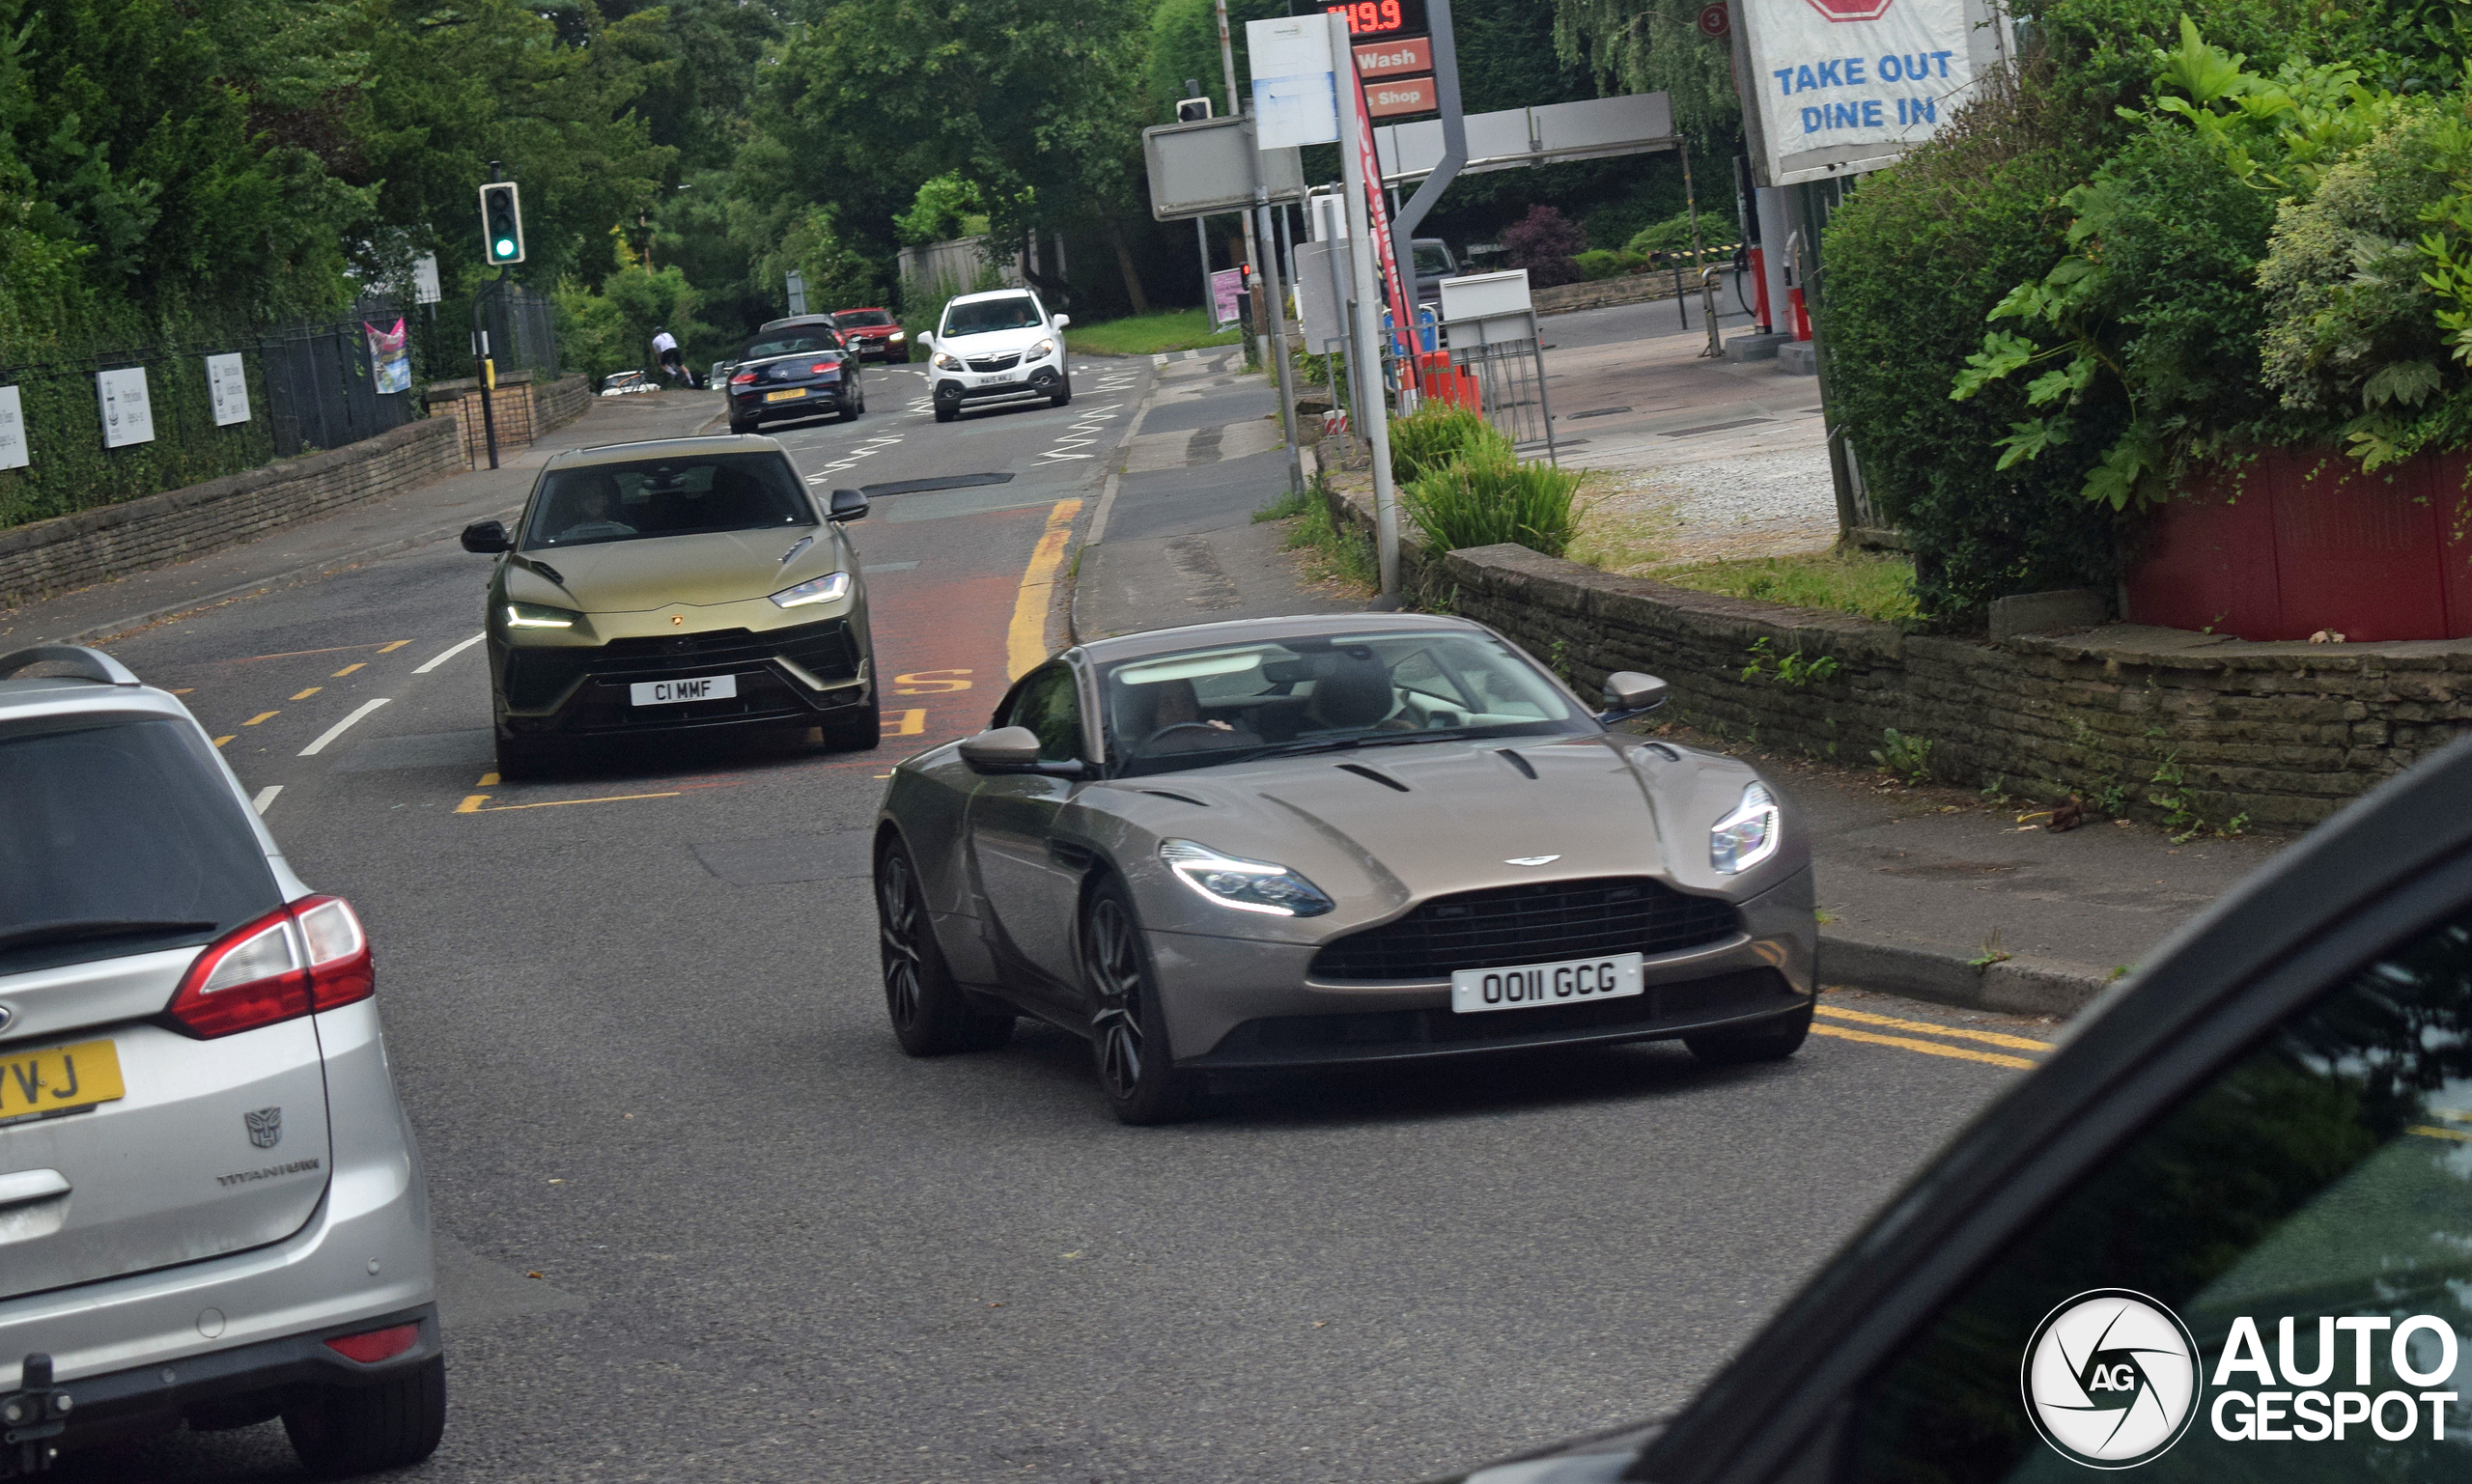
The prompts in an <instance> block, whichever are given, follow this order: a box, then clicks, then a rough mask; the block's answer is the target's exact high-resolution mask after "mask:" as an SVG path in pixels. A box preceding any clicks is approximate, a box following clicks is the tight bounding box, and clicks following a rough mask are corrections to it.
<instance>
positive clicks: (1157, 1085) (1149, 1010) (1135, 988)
mask: <svg viewBox="0 0 2472 1484" xmlns="http://www.w3.org/2000/svg"><path fill="white" fill-rule="evenodd" d="M1082 965H1083V970H1082V971H1083V972H1084V973H1086V974H1088V975H1089V976H1090V998H1091V1002H1092V1003H1093V1004H1095V1005H1096V1006H1097V1007H1098V1008H1097V1010H1096V1011H1095V1012H1094V1013H1093V1014H1092V1015H1091V1017H1090V1053H1091V1059H1092V1061H1093V1062H1094V1063H1095V1064H1096V1066H1097V1069H1098V1074H1099V1091H1100V1092H1102V1093H1103V1094H1105V1095H1106V1097H1107V1100H1108V1106H1109V1108H1110V1109H1111V1110H1112V1111H1113V1112H1114V1113H1115V1115H1116V1117H1117V1118H1118V1119H1120V1120H1122V1121H1123V1122H1125V1123H1130V1124H1158V1123H1175V1122H1178V1121H1180V1120H1182V1119H1186V1118H1191V1117H1193V1116H1194V1114H1195V1113H1197V1112H1199V1111H1200V1110H1201V1101H1202V1100H1201V1094H1202V1081H1201V1078H1199V1077H1198V1076H1196V1075H1194V1073H1191V1072H1179V1071H1177V1070H1176V1068H1175V1066H1174V1063H1173V1062H1172V1060H1171V1059H1170V1054H1169V1051H1168V1048H1167V1026H1166V1020H1165V1018H1164V1017H1162V1016H1161V1014H1160V1012H1159V986H1158V982H1157V980H1156V979H1155V978H1154V976H1153V975H1152V973H1151V970H1150V955H1149V953H1148V951H1147V950H1146V949H1145V948H1144V947H1143V945H1142V941H1141V927H1140V922H1139V919H1138V918H1137V917H1135V916H1134V913H1133V898H1132V897H1131V895H1129V894H1128V893H1127V892H1126V891H1125V888H1124V883H1123V882H1119V881H1117V880H1116V879H1114V878H1113V877H1110V878H1109V879H1108V880H1106V881H1104V882H1100V883H1099V886H1098V889H1097V890H1095V891H1093V892H1091V894H1090V901H1089V905H1088V906H1087V907H1085V908H1084V909H1083V910H1082Z"/></svg>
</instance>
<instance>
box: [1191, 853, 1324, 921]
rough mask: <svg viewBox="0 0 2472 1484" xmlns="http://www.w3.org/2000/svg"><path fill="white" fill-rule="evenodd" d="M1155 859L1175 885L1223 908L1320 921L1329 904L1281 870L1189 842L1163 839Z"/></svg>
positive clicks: (1303, 881) (1318, 891) (1307, 884)
mask: <svg viewBox="0 0 2472 1484" xmlns="http://www.w3.org/2000/svg"><path fill="white" fill-rule="evenodd" d="M1159 858H1160V859H1161V860H1164V861H1166V863H1167V869H1168V870H1170V871H1173V872H1175V873H1176V880H1178V881H1180V882H1184V883H1185V884H1186V885H1188V886H1191V887H1192V888H1193V889H1194V890H1195V891H1197V892H1200V893H1201V894H1202V895H1203V896H1205V897H1208V898H1209V899H1210V900H1211V901H1213V902H1216V903H1218V904H1219V905H1220V906H1222V907H1232V908H1234V909H1235V910H1238V911H1240V912H1263V913H1267V914H1268V915H1270V916H1273V917H1319V916H1320V915H1322V914H1323V913H1324V912H1327V911H1329V910H1331V908H1332V907H1333V906H1334V904H1333V902H1332V901H1331V899H1330V898H1329V897H1327V896H1324V895H1323V894H1322V888H1321V887H1319V886H1316V885H1314V884H1313V883H1312V882H1308V881H1306V879H1305V878H1303V877H1301V876H1299V875H1297V874H1296V873H1295V872H1293V871H1291V870H1289V869H1288V868H1287V867H1285V866H1280V865H1273V864H1272V863H1270V862H1269V861H1267V860H1245V859H1242V858H1240V857H1238V856H1235V855H1222V854H1220V853H1219V852H1217V851H1215V850H1212V849H1211V848H1210V847H1209V846H1207V845H1196V844H1195V843H1194V842H1193V841H1191V840H1163V841H1161V842H1160V844H1159Z"/></svg>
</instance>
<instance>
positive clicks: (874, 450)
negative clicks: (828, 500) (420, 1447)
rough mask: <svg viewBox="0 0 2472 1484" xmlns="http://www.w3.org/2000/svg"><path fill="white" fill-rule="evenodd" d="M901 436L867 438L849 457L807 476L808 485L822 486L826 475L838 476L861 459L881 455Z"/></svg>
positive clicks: (889, 435) (895, 434)
mask: <svg viewBox="0 0 2472 1484" xmlns="http://www.w3.org/2000/svg"><path fill="white" fill-rule="evenodd" d="M903 436H904V435H903V434H898V433H892V434H885V435H884V436H882V437H874V438H869V439H868V440H867V441H866V443H865V444H863V445H861V446H860V447H858V448H856V449H853V450H851V452H850V455H849V457H847V458H845V459H841V460H838V461H836V462H831V463H828V464H826V465H825V466H824V467H823V468H822V469H819V470H817V471H816V472H815V473H813V474H810V475H808V476H807V483H808V484H810V485H820V484H823V483H824V481H825V476H826V475H828V474H838V473H840V472H841V471H842V470H843V469H846V468H848V467H850V466H851V465H852V464H854V463H857V462H858V461H859V460H861V459H872V458H874V457H875V456H876V455H878V454H880V453H883V452H884V451H885V449H887V448H890V447H891V446H892V445H894V444H895V443H898V442H900V441H901V440H902V437H903Z"/></svg>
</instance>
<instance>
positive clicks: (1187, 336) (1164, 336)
mask: <svg viewBox="0 0 2472 1484" xmlns="http://www.w3.org/2000/svg"><path fill="white" fill-rule="evenodd" d="M1243 333H1244V331H1243V330H1242V329H1241V328H1239V327H1237V326H1234V325H1230V326H1229V327H1228V328H1226V329H1224V330H1221V331H1219V332H1217V333H1215V334H1214V333H1213V332H1212V331H1211V327H1210V317H1209V315H1208V314H1206V313H1205V312H1203V311H1202V310H1199V309H1170V310H1165V311H1162V312H1160V313H1158V314H1148V315H1135V316H1133V317H1132V318H1130V319H1125V320H1110V321H1108V322H1105V323H1102V324H1076V325H1074V326H1072V327H1071V328H1070V329H1067V330H1066V331H1065V332H1064V344H1065V346H1066V348H1067V349H1069V350H1081V351H1084V352H1087V353H1088V354H1091V355H1156V354H1158V353H1159V352H1160V351H1162V350H1193V349H1194V348H1195V347H1197V346H1232V345H1234V344H1236V343H1237V340H1238V339H1239V338H1240V337H1241V336H1242V335H1243Z"/></svg>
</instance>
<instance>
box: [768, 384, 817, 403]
mask: <svg viewBox="0 0 2472 1484" xmlns="http://www.w3.org/2000/svg"><path fill="white" fill-rule="evenodd" d="M806 394H807V389H806V388H805V387H803V386H794V387H792V388H790V389H789V390H788V391H786V392H766V393H765V394H764V400H765V401H767V402H788V401H789V400H791V399H792V398H794V397H803V396H805V395H806Z"/></svg>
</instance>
